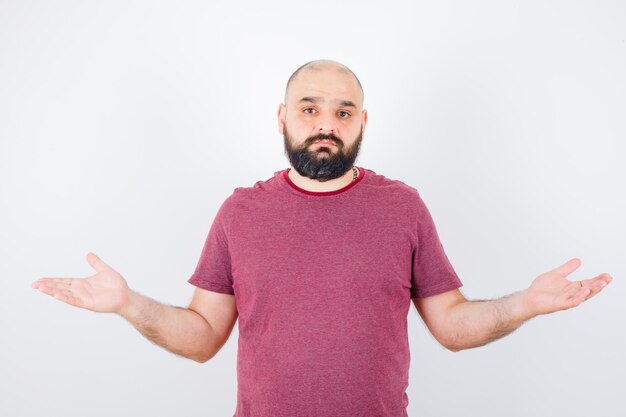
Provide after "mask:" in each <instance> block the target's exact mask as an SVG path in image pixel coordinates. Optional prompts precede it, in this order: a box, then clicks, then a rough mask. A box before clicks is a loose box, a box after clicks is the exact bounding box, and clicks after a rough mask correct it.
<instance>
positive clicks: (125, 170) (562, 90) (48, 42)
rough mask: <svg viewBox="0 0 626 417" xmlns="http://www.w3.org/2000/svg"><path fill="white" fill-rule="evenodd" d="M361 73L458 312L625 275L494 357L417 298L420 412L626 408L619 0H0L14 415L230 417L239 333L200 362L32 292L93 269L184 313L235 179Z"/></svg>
mask: <svg viewBox="0 0 626 417" xmlns="http://www.w3.org/2000/svg"><path fill="white" fill-rule="evenodd" d="M319 58H329V59H335V60H338V61H340V62H342V63H344V64H346V65H347V66H348V67H350V68H351V69H352V70H353V71H354V72H355V73H356V74H357V76H358V77H359V78H360V80H361V82H362V84H363V87H364V89H365V107H366V108H367V109H368V111H369V124H368V126H367V129H366V132H365V137H364V142H363V146H362V152H361V155H360V157H359V159H358V160H357V165H360V166H364V167H367V168H369V169H372V170H374V171H375V172H377V173H379V174H383V175H385V176H387V177H389V178H394V179H399V180H401V181H403V182H405V183H407V184H409V185H411V186H413V187H415V188H416V189H417V190H419V191H420V194H421V195H422V197H423V199H424V201H425V202H426V204H427V206H428V207H429V209H430V211H431V213H432V215H433V218H434V220H435V223H436V225H437V228H438V231H439V234H440V238H441V240H442V243H443V245H444V247H445V249H446V252H447V254H448V256H449V258H450V260H451V262H452V264H453V265H454V267H455V269H456V271H457V273H458V274H459V276H460V277H461V279H462V280H463V282H464V284H465V287H464V290H463V291H464V293H465V295H466V296H467V297H470V298H480V299H484V298H494V297H498V296H501V295H505V294H508V293H511V292H514V291H517V290H520V289H523V288H525V287H526V286H527V285H528V284H529V283H530V282H531V281H532V279H534V278H535V277H536V276H537V275H539V274H541V273H543V272H545V271H548V270H550V269H553V268H555V267H557V266H559V265H561V264H562V263H564V262H565V261H567V260H568V259H571V258H572V257H579V258H580V259H581V260H582V266H581V267H580V268H579V269H578V270H577V271H576V272H574V274H572V275H571V276H570V277H571V278H572V279H585V278H590V277H592V276H595V275H597V274H600V273H602V272H609V273H611V274H612V275H613V277H614V281H613V283H612V284H611V285H610V286H609V287H607V288H606V289H605V291H604V292H603V293H601V294H600V295H599V296H597V297H595V298H593V299H591V300H590V301H589V302H587V303H585V304H583V305H582V306H580V307H579V308H577V309H574V310H569V311H566V312H560V313H557V314H554V315H551V316H544V317H539V318H536V319H533V320H531V321H530V322H528V323H526V324H525V325H524V326H522V327H521V328H520V329H519V330H517V331H516V332H515V333H513V334H512V335H510V336H508V337H507V338H505V339H502V340H500V341H497V342H494V343H493V344H491V345H488V346H485V347H483V348H478V349H473V350H469V351H463V352H459V353H451V352H448V351H446V350H444V349H443V348H441V347H440V346H439V345H438V344H437V343H436V342H435V341H434V339H433V338H432V337H431V336H430V334H429V333H428V332H427V330H426V329H425V327H424V325H423V324H422V322H421V320H420V319H419V316H418V315H417V313H416V311H415V308H414V307H413V306H411V312H410V315H409V331H410V343H411V370H410V385H409V388H408V391H407V393H408V395H409V400H410V404H409V408H408V411H409V415H410V416H411V417H417V416H420V417H435V416H437V417H438V416H454V415H467V416H484V417H488V416H498V417H499V416H503V415H506V416H510V417H516V416H520V417H521V416H534V417H541V416H546V417H547V416H569V417H577V416H581V417H582V416H590V415H593V416H625V415H626V399H625V398H626V396H625V394H626V383H625V381H624V375H625V374H626V361H624V354H623V349H624V343H625V342H626V338H625V329H626V326H625V324H626V323H625V317H626V315H625V313H626V305H625V303H624V283H623V281H624V278H625V277H626V267H625V266H624V252H625V249H626V244H625V241H626V222H625V220H624V213H625V212H626V198H625V197H624V183H625V179H626V169H625V168H624V165H623V163H624V154H625V151H626V146H625V145H624V140H625V139H626V122H625V120H626V117H625V116H626V99H625V97H626V5H625V3H624V2H622V1H575V2H566V1H560V2H557V1H547V2H545V1H542V2H535V1H529V2H520V1H491V2H487V1H473V2H468V1H457V2H451V1H428V2H425V1H417V2H408V1H407V2H395V1H385V2H377V3H365V2H357V1H343V2H333V1H316V2H287V1H285V2H263V3H258V2H249V3H236V2H232V3H230V4H229V5H217V4H213V3H212V2H200V1H195V2H194V1H184V2H178V1H177V2H174V1H171V2H152V1H123V2H121V1H120V2H95V1H91V2H88V1H82V2H80V1H75V2H43V1H41V2H34V1H1V2H0V187H1V193H0V198H1V200H0V213H1V215H0V230H1V233H0V255H1V259H0V260H1V262H0V338H1V339H0V415H2V416H81V417H82V416H93V417H95V416H111V415H116V416H143V415H150V416H152V417H158V416H173V415H184V416H187V417H194V416H230V415H232V414H233V413H234V409H235V402H236V347H237V332H238V330H237V327H235V329H234V331H233V335H232V336H231V339H230V340H229V341H228V343H227V344H226V345H225V347H224V348H223V349H222V351H220V353H219V354H218V355H217V356H216V357H215V358H213V359H212V360H211V361H209V362H207V363H206V364H203V365H200V364H197V363H195V362H193V361H190V360H186V359H182V358H180V357H177V356H175V355H173V354H170V353H169V352H167V351H165V350H163V349H161V348H159V347H156V346H154V345H152V344H151V343H150V342H149V341H147V339H145V338H143V336H141V335H140V334H139V333H138V332H137V331H136V330H135V329H134V328H132V327H131V326H130V325H129V324H128V323H127V322H125V321H124V320H122V319H121V318H119V317H117V316H113V315H109V314H97V313H93V312H89V311H86V310H81V309H77V308H74V307H71V306H69V305H67V304H63V303H61V302H59V301H57V300H55V299H53V298H50V297H48V296H46V295H44V294H41V293H39V292H38V291H36V290H33V289H31V282H33V281H35V280H36V279H38V278H40V277H43V276H70V277H84V276H88V275H91V274H92V272H93V271H92V269H91V268H90V267H89V265H88V264H87V262H86V260H85V255H86V253H87V252H88V251H94V252H95V253H96V254H98V255H99V256H101V257H102V258H103V259H104V260H105V261H106V262H108V263H109V264H110V265H111V266H113V267H114V268H115V269H117V270H118V271H120V272H121V273H122V274H123V275H124V276H125V277H126V279H127V280H128V281H129V284H130V285H131V287H132V288H134V289H135V290H137V291H139V292H141V293H143V294H145V295H149V296H151V297H153V298H155V299H157V300H160V301H162V302H165V303H168V304H172V305H181V306H187V305H188V303H189V301H190V299H191V295H192V292H193V287H192V286H191V285H190V284H188V283H187V282H186V280H187V279H188V278H189V276H190V275H191V273H192V272H193V270H194V268H195V265H196V262H197V260H198V258H199V255H200V251H201V249H202V245H203V243H204V239H205V237H206V234H207V232H208V230H209V227H210V225H211V222H212V220H213V217H214V215H215V212H216V210H217V208H218V207H219V205H220V204H221V202H222V201H223V200H224V199H225V198H226V197H227V196H228V195H230V193H231V192H232V190H233V189H234V188H235V187H239V186H252V185H253V184H254V182H256V181H259V180H265V179H268V178H269V177H271V176H272V175H273V173H274V172H275V171H277V170H280V169H284V168H286V167H287V166H288V162H287V159H286V158H285V156H284V154H283V138H282V136H280V135H279V134H278V130H277V129H278V127H277V122H276V110H277V108H278V104H279V103H280V102H281V101H282V100H283V93H284V87H285V84H286V81H287V78H288V77H289V75H290V74H291V73H292V72H293V71H294V70H295V69H296V68H297V67H298V66H300V65H301V64H303V63H305V62H307V61H310V60H313V59H319Z"/></svg>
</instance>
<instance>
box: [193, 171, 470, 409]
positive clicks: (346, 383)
mask: <svg viewBox="0 0 626 417" xmlns="http://www.w3.org/2000/svg"><path fill="white" fill-rule="evenodd" d="M359 172H360V175H359V177H358V179H357V180H356V181H353V182H352V183H350V184H349V185H347V186H345V187H344V188H342V189H340V190H337V191H333V192H309V191H306V190H303V189H301V188H299V187H297V186H296V185H295V184H293V183H292V182H291V180H290V179H289V177H288V176H287V169H285V170H282V171H277V172H275V173H274V175H273V177H271V178H269V179H268V180H266V181H258V182H257V183H255V184H254V186H252V187H240V188H236V189H235V190H234V192H233V194H232V195H231V196H229V197H228V198H227V199H226V200H225V201H224V202H223V203H222V205H221V207H220V208H219V210H218V212H217V215H216V217H215V220H214V222H213V224H212V226H211V229H210V231H209V234H208V237H207V239H206V242H205V246H204V249H203V250H202V254H201V256H200V260H199V262H198V265H197V267H196V270H195V272H194V274H193V275H192V276H191V278H190V279H189V282H190V283H191V284H193V285H195V286H198V287H200V288H203V289H206V290H209V291H215V292H220V293H225V294H234V296H235V299H236V304H237V310H238V313H239V325H238V327H239V346H238V356H237V381H238V384H237V385H238V386H237V409H236V411H235V414H234V417H270V416H271V417H286V416H289V417H295V416H299V417H304V416H308V417H329V416H335V417H339V416H342V417H356V416H358V417H366V416H367V417H373V416H384V417H406V416H407V413H406V407H407V405H408V397H407V394H406V389H407V387H408V383H409V380H408V375H409V358H410V355H409V343H408V335H407V314H408V311H409V308H410V305H411V298H414V297H428V296H431V295H435V294H440V293H443V292H445V291H449V290H452V289H455V288H458V287H460V286H461V285H462V284H461V281H460V280H459V278H458V276H457V274H456V273H455V271H454V269H453V268H452V266H451V264H450V262H449V261H448V258H447V256H446V254H445V253H444V249H443V247H442V245H441V243H440V241H439V237H438V235H437V231H436V229H435V225H434V223H433V220H432V218H431V215H430V213H429V212H428V209H427V208H426V206H425V205H424V203H423V201H422V199H421V198H420V196H419V194H418V192H417V190H416V189H414V188H413V187H410V186H408V185H406V184H404V183H403V182H401V181H398V180H392V179H389V178H386V177H384V176H383V175H379V174H377V173H375V172H374V171H372V170H369V169H366V168H359Z"/></svg>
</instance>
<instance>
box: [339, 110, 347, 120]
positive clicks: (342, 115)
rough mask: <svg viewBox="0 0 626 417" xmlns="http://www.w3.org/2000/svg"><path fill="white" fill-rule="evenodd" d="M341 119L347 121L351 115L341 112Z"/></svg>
mask: <svg viewBox="0 0 626 417" xmlns="http://www.w3.org/2000/svg"><path fill="white" fill-rule="evenodd" d="M338 114H339V117H341V118H342V119H347V118H348V117H350V113H348V112H347V111H343V110H342V111H340V112H339V113H338Z"/></svg>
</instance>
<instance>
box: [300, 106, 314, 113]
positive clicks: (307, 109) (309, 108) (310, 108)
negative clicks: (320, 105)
mask: <svg viewBox="0 0 626 417" xmlns="http://www.w3.org/2000/svg"><path fill="white" fill-rule="evenodd" d="M309 110H311V111H309ZM314 111H315V109H314V108H313V107H307V108H306V109H304V110H303V112H305V113H306V114H313V112H314Z"/></svg>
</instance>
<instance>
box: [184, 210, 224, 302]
mask: <svg viewBox="0 0 626 417" xmlns="http://www.w3.org/2000/svg"><path fill="white" fill-rule="evenodd" d="M227 203H228V199H226V200H225V201H224V202H223V203H222V205H221V206H220V208H219V210H218V211H217V214H216V215H215V219H214V220H213V224H212V225H211V228H210V230H209V234H208V236H207V238H206V240H205V243H204V247H203V248H202V253H201V255H200V260H199V261H198V265H197V266H196V269H195V271H194V273H193V274H192V275H191V277H190V278H189V280H188V281H187V282H189V283H191V284H193V285H195V286H196V287H199V288H202V289H205V290H209V291H215V292H219V293H223V294H231V295H234V294H235V292H234V289H233V277H232V273H231V263H230V253H229V250H228V236H227V233H226V231H227V229H228V224H227V217H228V213H227V212H228V207H229V205H228V204H227Z"/></svg>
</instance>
